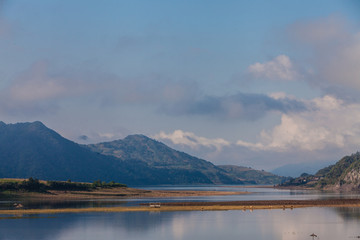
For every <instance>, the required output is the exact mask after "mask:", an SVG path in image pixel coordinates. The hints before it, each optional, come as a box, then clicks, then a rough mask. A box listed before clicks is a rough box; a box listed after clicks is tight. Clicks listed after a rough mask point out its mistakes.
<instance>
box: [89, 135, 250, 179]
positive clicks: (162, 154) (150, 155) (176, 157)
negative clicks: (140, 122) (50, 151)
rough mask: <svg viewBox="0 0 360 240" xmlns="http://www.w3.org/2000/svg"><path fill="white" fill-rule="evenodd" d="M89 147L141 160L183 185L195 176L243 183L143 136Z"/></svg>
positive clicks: (207, 163)
mask: <svg viewBox="0 0 360 240" xmlns="http://www.w3.org/2000/svg"><path fill="white" fill-rule="evenodd" d="M88 147H89V149H91V150H92V151H95V152H98V153H101V154H104V155H110V156H115V157H118V158H121V159H123V160H124V161H125V162H132V161H140V162H143V163H145V164H147V165H148V166H149V167H151V168H152V169H154V170H157V171H165V172H166V171H170V172H172V175H171V178H178V179H182V181H183V182H184V181H185V182H190V180H191V179H192V180H191V181H193V178H194V177H195V178H198V180H197V182H198V183H208V184H210V183H214V184H242V183H243V181H241V180H239V179H238V178H236V177H234V176H232V175H230V174H228V173H227V172H226V171H225V170H223V169H221V168H218V167H216V166H215V165H214V164H212V163H210V162H208V161H205V160H202V159H199V158H196V157H193V156H191V155H189V154H186V153H183V152H179V151H176V150H174V149H172V148H170V147H168V146H166V145H165V144H163V143H161V142H158V141H155V140H153V139H150V138H148V137H146V136H143V135H130V136H128V137H126V138H125V139H123V140H116V141H112V142H104V143H98V144H91V145H88ZM188 178H190V179H188ZM200 178H202V180H201V179H200ZM187 179H188V180H187ZM169 180H170V179H169ZM200 180H201V181H200Z"/></svg>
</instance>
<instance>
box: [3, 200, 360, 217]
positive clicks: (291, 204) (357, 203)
mask: <svg viewBox="0 0 360 240" xmlns="http://www.w3.org/2000/svg"><path fill="white" fill-rule="evenodd" d="M307 207H360V199H325V200H259V201H234V202H174V203H161V204H160V206H159V207H155V208H154V207H151V206H150V203H149V204H147V205H146V204H143V205H141V206H135V207H103V208H102V207H96V208H65V209H14V210H0V215H13V216H15V217H22V216H23V215H33V214H59V213H88V212H104V213H105V212H166V211H229V210H241V211H247V210H249V211H253V210H260V209H261V210H264V209H269V210H270V209H282V210H286V209H291V210H292V209H294V208H307ZM4 218H9V217H6V216H2V217H0V219H4Z"/></svg>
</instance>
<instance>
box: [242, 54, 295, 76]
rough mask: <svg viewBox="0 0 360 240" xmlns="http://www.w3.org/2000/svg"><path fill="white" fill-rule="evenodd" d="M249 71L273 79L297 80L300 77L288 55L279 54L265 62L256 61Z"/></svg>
mask: <svg viewBox="0 0 360 240" xmlns="http://www.w3.org/2000/svg"><path fill="white" fill-rule="evenodd" d="M248 71H249V73H250V74H251V75H253V76H254V77H256V78H265V79H271V80H287V81H291V80H295V79H296V78H297V77H298V74H297V72H296V71H295V69H294V66H293V63H292V62H291V60H290V58H289V57H288V56H286V55H279V56H277V57H275V58H274V59H273V60H271V61H268V62H265V63H259V62H258V63H255V64H253V65H250V66H249V67H248Z"/></svg>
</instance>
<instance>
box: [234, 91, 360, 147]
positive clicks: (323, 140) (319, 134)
mask: <svg viewBox="0 0 360 240" xmlns="http://www.w3.org/2000/svg"><path fill="white" fill-rule="evenodd" d="M307 104H308V105H309V106H311V107H312V110H309V111H304V112H299V113H289V114H282V117H281V123H280V124H279V125H277V126H275V127H274V128H273V129H271V130H270V131H266V130H264V131H262V132H261V134H260V140H259V142H257V143H249V142H245V141H242V140H239V141H238V142H237V145H239V146H243V147H247V148H250V149H253V150H270V151H277V152H286V151H293V150H302V151H316V150H324V149H326V148H329V147H330V148H346V147H354V146H357V145H358V144H360V124H359V121H358V119H360V104H347V103H345V102H344V101H342V100H340V99H337V98H335V97H333V96H324V97H322V98H316V99H313V100H311V101H308V102H307ZM309 109H310V107H309Z"/></svg>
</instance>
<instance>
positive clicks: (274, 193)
mask: <svg viewBox="0 0 360 240" xmlns="http://www.w3.org/2000/svg"><path fill="white" fill-rule="evenodd" d="M148 188H149V189H177V190H180V189H184V190H221V191H234V190H236V191H248V192H253V193H251V194H246V195H235V196H215V197H214V196H212V197H192V198H190V199H189V198H168V199H128V200H123V199H118V200H96V201H71V202H62V203H47V202H26V201H24V202H23V204H25V205H27V204H32V205H28V206H32V207H34V208H53V207H54V208H55V207H57V208H59V207H60V208H61V207H80V208H81V207H91V206H94V207H98V206H119V205H137V204H139V203H142V202H149V201H185V200H190V201H233V200H234V201H236V200H269V199H325V198H339V197H347V198H348V197H351V198H358V197H360V196H359V195H358V194H347V195H343V194H340V193H323V192H318V191H300V190H298V191H290V190H276V189H271V188H242V187H234V186H230V187H229V186H216V187H214V186H208V187H206V186H198V187H197V186H193V187H180V186H177V187H173V186H167V187H166V186H162V187H148ZM13 201H14V200H12V201H0V207H1V208H3V209H4V208H8V207H10V206H11V205H12V204H13ZM0 217H1V219H0V240H13V239H22V240H23V239H29V240H32V239H34V240H35V239H36V240H41V239H46V240H47V239H52V240H65V239H77V240H80V239H87V240H92V239H94V240H95V239H102V240H105V239H126V240H132V239H154V240H155V239H156V240H162V239H164V240H165V239H166V240H168V239H204V240H205V239H206V240H209V239H222V240H225V239H245V240H246V239H266V240H279V239H282V240H297V239H299V240H300V239H313V238H312V237H311V236H310V235H311V234H313V233H314V234H316V235H317V236H318V238H314V239H326V240H344V239H355V238H358V237H359V236H360V228H359V226H360V209H359V208H327V207H321V208H316V207H313V208H299V209H293V210H290V209H286V210H275V209H272V210H254V211H252V212H250V211H191V212H121V213H76V214H74V213H62V214H44V215H41V214H40V215H24V216H5V215H3V216H0Z"/></svg>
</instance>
